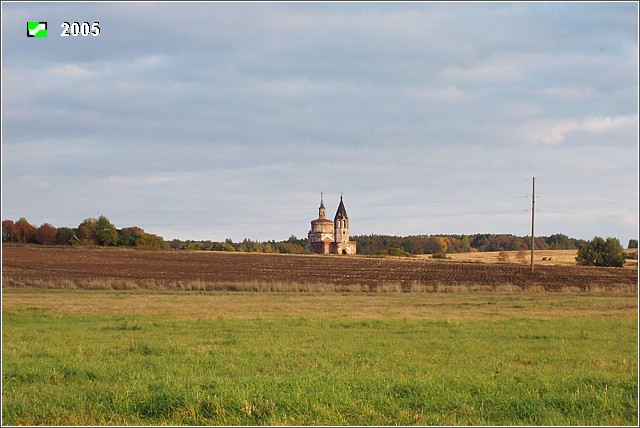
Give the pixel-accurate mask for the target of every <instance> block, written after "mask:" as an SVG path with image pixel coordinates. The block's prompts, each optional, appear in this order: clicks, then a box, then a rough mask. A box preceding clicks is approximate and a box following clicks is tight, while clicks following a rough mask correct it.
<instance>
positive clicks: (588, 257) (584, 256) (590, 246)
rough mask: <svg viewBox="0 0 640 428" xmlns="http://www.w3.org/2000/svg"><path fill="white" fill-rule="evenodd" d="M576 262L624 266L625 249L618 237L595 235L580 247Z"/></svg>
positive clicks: (585, 264)
mask: <svg viewBox="0 0 640 428" xmlns="http://www.w3.org/2000/svg"><path fill="white" fill-rule="evenodd" d="M576 262H577V263H578V265H581V266H612V267H623V266H624V250H623V249H622V245H620V241H619V240H618V239H616V238H607V239H606V240H604V239H602V238H601V237H599V236H596V237H594V238H593V239H592V240H591V241H590V242H586V243H584V244H581V245H580V247H579V248H578V255H577V256H576Z"/></svg>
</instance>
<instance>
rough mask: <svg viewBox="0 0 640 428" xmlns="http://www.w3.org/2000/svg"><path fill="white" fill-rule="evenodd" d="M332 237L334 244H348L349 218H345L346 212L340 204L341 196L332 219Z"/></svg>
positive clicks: (341, 203) (342, 204)
mask: <svg viewBox="0 0 640 428" xmlns="http://www.w3.org/2000/svg"><path fill="white" fill-rule="evenodd" d="M333 230H334V232H333V236H334V239H335V242H339V243H343V244H344V243H347V242H349V216H347V210H346V209H345V207H344V203H343V202H342V195H340V205H338V211H336V216H335V217H334V218H333Z"/></svg>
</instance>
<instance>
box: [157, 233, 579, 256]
mask: <svg viewBox="0 0 640 428" xmlns="http://www.w3.org/2000/svg"><path fill="white" fill-rule="evenodd" d="M351 240H352V241H355V242H357V243H358V247H357V248H358V254H365V255H395V256H402V255H416V254H451V253H468V252H472V251H517V250H529V245H530V243H531V237H530V236H515V235H508V234H498V235H496V234H488V233H478V234H475V235H437V236H434V235H417V236H389V235H360V236H352V237H351ZM584 242H585V241H584V240H581V239H573V238H569V237H568V236H566V235H562V234H555V235H551V236H540V237H536V238H535V245H536V249H537V250H574V249H577V248H578V246H579V245H580V244H581V243H584ZM306 244H307V239H306V238H304V239H298V238H296V237H295V236H293V235H292V236H291V237H290V238H289V239H288V240H286V241H267V242H259V241H252V240H250V239H245V240H243V241H242V242H233V241H232V240H231V239H227V240H225V241H224V242H216V241H180V240H177V239H176V240H173V241H171V242H170V243H169V245H170V246H171V248H175V249H188V250H213V251H242V252H259V253H287V254H301V253H305V252H307V251H306V249H305V247H306Z"/></svg>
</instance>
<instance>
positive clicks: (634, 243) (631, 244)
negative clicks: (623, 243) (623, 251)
mask: <svg viewBox="0 0 640 428" xmlns="http://www.w3.org/2000/svg"><path fill="white" fill-rule="evenodd" d="M627 248H638V240H637V239H629V245H627Z"/></svg>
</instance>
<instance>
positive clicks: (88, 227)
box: [78, 218, 98, 244]
mask: <svg viewBox="0 0 640 428" xmlns="http://www.w3.org/2000/svg"><path fill="white" fill-rule="evenodd" d="M97 223H98V220H97V219H95V218H85V219H84V220H83V221H82V223H80V225H79V226H78V239H80V241H81V242H83V243H85V244H97V243H98V235H97V233H96V232H97V231H96V229H97V227H96V226H97Z"/></svg>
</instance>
